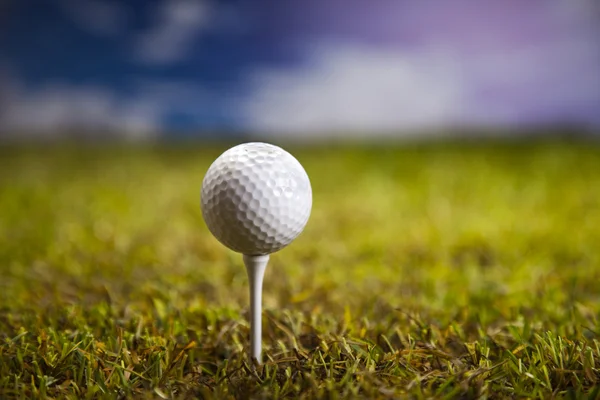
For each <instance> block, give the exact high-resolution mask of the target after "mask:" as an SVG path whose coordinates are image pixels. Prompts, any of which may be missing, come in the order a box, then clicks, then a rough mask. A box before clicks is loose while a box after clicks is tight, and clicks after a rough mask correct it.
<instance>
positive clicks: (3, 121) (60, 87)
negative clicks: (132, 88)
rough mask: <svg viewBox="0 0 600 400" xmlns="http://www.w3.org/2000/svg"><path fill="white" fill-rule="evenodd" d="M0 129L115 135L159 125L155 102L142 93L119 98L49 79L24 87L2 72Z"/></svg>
mask: <svg viewBox="0 0 600 400" xmlns="http://www.w3.org/2000/svg"><path fill="white" fill-rule="evenodd" d="M0 84H2V87H3V88H4V90H3V92H2V94H1V95H0V106H1V107H0V134H3V135H4V136H18V137H23V136H27V137H32V136H33V137H55V136H60V135H64V134H66V133H69V134H76V135H79V136H98V135H107V134H111V135H112V134H118V135H122V136H125V137H129V138H140V137H149V136H153V135H155V134H157V133H158V132H159V130H160V124H161V117H162V115H161V113H160V112H159V111H160V107H159V104H158V103H157V102H156V101H154V100H152V99H146V98H144V97H140V96H138V97H133V98H121V97H119V96H117V95H116V94H115V93H112V92H110V91H108V90H106V89H103V88H98V87H92V86H73V85H64V84H49V85H46V86H44V87H41V88H39V89H36V90H25V89H24V88H23V87H22V85H20V84H19V82H18V80H16V79H15V78H14V77H9V76H7V75H5V76H4V77H0Z"/></svg>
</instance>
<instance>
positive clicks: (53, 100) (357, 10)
mask: <svg viewBox="0 0 600 400" xmlns="http://www.w3.org/2000/svg"><path fill="white" fill-rule="evenodd" d="M598 4H599V3H598V2H597V1H595V0H529V1H522V0H496V1H493V0H487V1H469V0H453V1H448V0H422V1H407V0H379V1H376V2H374V1H369V0H329V1H318V0H304V1H291V0H290V1H281V0H254V1H250V0H248V1H242V0H236V1H233V0H232V1H209V0H169V1H167V0H156V1H142V0H136V1H129V2H120V1H113V0H54V1H42V0H39V1H36V0H21V1H16V0H13V1H12V2H10V1H9V3H8V6H4V7H3V8H2V9H0V13H1V14H0V18H2V19H1V20H0V131H3V132H5V133H6V132H19V134H20V135H22V134H24V133H23V132H30V133H35V134H38V135H39V134H44V135H54V134H55V133H56V132H60V131H61V130H64V128H75V129H81V130H82V131H92V132H95V131H98V132H100V131H102V132H104V131H106V130H112V131H115V132H120V133H122V134H125V135H129V136H132V137H138V136H143V137H145V136H149V135H156V134H159V133H160V132H165V131H170V132H174V131H181V130H184V131H201V130H211V129H233V130H237V131H251V132H261V133H263V134H265V135H296V136H303V137H315V136H322V135H323V132H327V134H328V135H341V134H343V135H351V134H357V135H398V134H402V133H403V132H412V131H427V130H432V129H438V128H444V127H457V126H474V127H478V126H522V125H536V124H539V125H548V124H552V123H578V124H583V125H587V126H594V127H599V126H600V116H599V115H600V112H599V110H600V72H599V71H600V39H599V38H600V6H599V5H598Z"/></svg>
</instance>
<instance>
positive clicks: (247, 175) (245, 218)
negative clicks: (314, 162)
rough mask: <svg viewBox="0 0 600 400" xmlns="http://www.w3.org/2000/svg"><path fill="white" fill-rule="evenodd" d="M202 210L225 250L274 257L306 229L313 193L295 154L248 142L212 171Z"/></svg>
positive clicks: (225, 155) (204, 188)
mask: <svg viewBox="0 0 600 400" xmlns="http://www.w3.org/2000/svg"><path fill="white" fill-rule="evenodd" d="M201 206H202V216H203V217H204V220H205V221H206V225H207V226H208V229H209V230H210V231H211V233H212V234H213V235H214V236H215V237H216V238H217V239H218V240H219V241H220V242H221V243H223V244H224V245H225V246H227V247H229V248H230V249H231V250H234V251H237V252H239V253H243V254H247V255H261V254H270V253H273V252H276V251H278V250H280V249H282V248H283V247H285V246H287V245H288V244H290V243H291V242H292V241H293V240H294V239H295V238H296V237H297V236H298V235H299V234H300V232H302V230H303V229H304V226H305V225H306V222H307V221H308V217H309V215H310V210H311V207H312V189H311V186H310V181H309V179H308V175H307V174H306V171H304V168H302V165H300V163H299V162H298V160H296V159H295V158H294V157H293V156H292V155H291V154H290V153H288V152H287V151H285V150H283V149H281V148H280V147H277V146H274V145H271V144H267V143H244V144H240V145H238V146H235V147H232V148H231V149H229V150H227V151H226V152H225V153H223V154H221V156H219V157H218V158H217V159H216V160H215V162H214V163H213V164H212V165H211V166H210V168H209V169H208V172H207V173H206V176H205V177H204V181H203V182H202V193H201Z"/></svg>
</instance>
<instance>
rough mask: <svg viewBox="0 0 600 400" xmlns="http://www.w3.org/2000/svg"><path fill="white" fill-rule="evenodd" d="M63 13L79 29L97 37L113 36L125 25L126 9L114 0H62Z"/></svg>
mask: <svg viewBox="0 0 600 400" xmlns="http://www.w3.org/2000/svg"><path fill="white" fill-rule="evenodd" d="M61 3H62V8H63V10H64V12H65V13H66V14H67V15H68V16H69V17H70V18H71V19H72V20H73V22H74V23H75V24H77V26H79V28H80V29H82V30H84V31H87V32H91V33H93V34H95V35H98V36H114V35H117V34H118V33H120V32H122V31H123V30H124V29H125V28H126V25H127V19H128V9H127V8H126V7H125V6H124V5H123V4H122V3H120V2H117V1H114V0H62V1H61Z"/></svg>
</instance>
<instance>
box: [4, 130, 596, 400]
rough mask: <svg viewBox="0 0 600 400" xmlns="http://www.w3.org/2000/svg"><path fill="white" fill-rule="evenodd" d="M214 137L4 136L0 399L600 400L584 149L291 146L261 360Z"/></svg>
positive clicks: (588, 155)
mask: <svg viewBox="0 0 600 400" xmlns="http://www.w3.org/2000/svg"><path fill="white" fill-rule="evenodd" d="M226 148H227V145H224V144H211V145H208V146H202V145H199V144H198V145H195V144H187V145H185V146H184V145H169V146H166V145H163V146H159V145H156V146H137V147H136V146H112V145H107V144H101V145H98V146H84V147H73V146H45V147H40V146H38V147H23V148H20V147H5V148H2V149H0V164H1V165H2V168H1V171H0V274H1V278H0V398H13V397H24V398H32V397H37V398H44V397H49V398H50V397H54V398H63V397H70V398H73V399H75V398H126V397H136V398H196V397H202V398H216V399H225V398H234V397H235V398H247V397H267V398H284V397H291V398H294V397H303V398H307V399H308V398H316V397H320V398H323V397H324V398H331V399H334V398H347V397H355V398H356V397H363V398H391V397H402V396H408V397H410V398H415V399H421V398H429V397H438V398H444V397H445V398H455V397H463V398H475V397H481V398H507V397H508V398H511V397H532V398H549V397H551V396H558V397H563V396H566V397H569V396H571V397H577V398H584V397H585V396H586V394H587V396H588V397H589V398H594V397H595V396H600V389H598V386H595V385H600V327H599V325H598V320H599V318H600V145H599V144H598V143H576V142H565V141H537V142H528V143H509V142H493V141H492V142H470V143H463V144H458V143H425V144H423V143H421V144H404V145H392V146H379V147H378V146H370V147H367V146H362V147H361V146H358V145H354V146H350V145H348V146H336V145H333V144H330V145H322V146H320V147H304V148H302V147H298V148H294V147H293V146H291V147H289V149H290V150H291V151H292V152H293V153H294V154H295V155H296V156H297V158H298V159H299V160H300V161H301V162H302V163H303V165H304V166H305V168H306V170H307V172H308V174H309V176H310V177H311V181H312V185H313V195H314V205H313V212H312V215H311V218H310V220H309V223H308V226H307V228H306V230H305V232H304V233H303V234H302V235H301V236H300V237H299V238H298V239H297V240H296V241H295V242H294V243H293V244H292V245H290V246H289V247H288V248H286V249H284V250H282V251H281V252H279V253H276V254H274V255H273V256H272V257H271V262H270V265H269V267H268V269H267V273H266V277H265V287H264V290H265V291H264V308H265V311H264V313H263V320H264V321H263V322H264V324H263V326H264V332H263V335H264V337H263V343H264V351H265V361H266V362H265V364H264V366H260V367H256V366H255V365H253V364H252V363H250V362H248V360H247V358H246V354H247V345H248V334H249V329H248V322H247V316H248V315H247V312H248V284H247V278H246V272H245V270H244V267H243V264H242V260H241V256H239V255H237V254H235V253H232V252H230V251H228V250H226V249H225V248H224V247H223V246H222V245H220V244H219V243H218V242H217V241H216V240H215V239H214V238H212V237H211V235H210V233H209V232H208V230H207V228H206V226H205V225H204V223H203V221H202V217H201V213H200V208H199V192H200V185H201V182H202V178H203V176H204V173H205V172H206V170H207V168H208V166H209V165H210V162H211V161H212V160H214V158H215V157H216V156H218V155H219V154H220V153H221V152H222V151H224V150H225V149H226Z"/></svg>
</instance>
